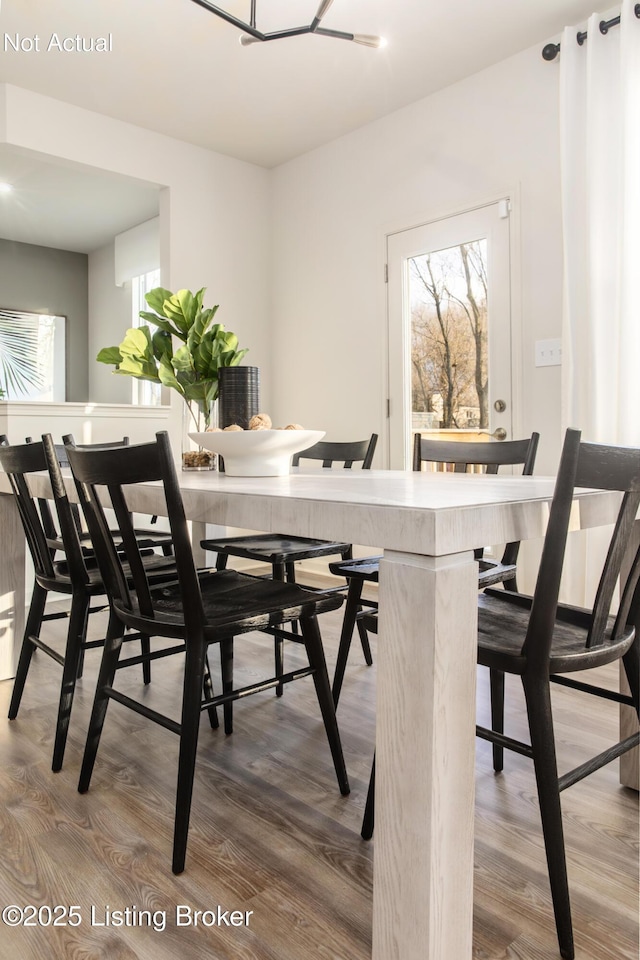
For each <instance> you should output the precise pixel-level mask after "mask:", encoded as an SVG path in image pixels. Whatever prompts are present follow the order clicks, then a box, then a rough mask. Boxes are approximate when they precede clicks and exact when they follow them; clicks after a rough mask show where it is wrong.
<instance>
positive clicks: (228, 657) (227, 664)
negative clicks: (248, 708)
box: [220, 637, 233, 733]
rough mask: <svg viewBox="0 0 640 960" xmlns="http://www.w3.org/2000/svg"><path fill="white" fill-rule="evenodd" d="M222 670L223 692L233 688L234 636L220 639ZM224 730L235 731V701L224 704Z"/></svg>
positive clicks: (226, 731) (228, 691)
mask: <svg viewBox="0 0 640 960" xmlns="http://www.w3.org/2000/svg"><path fill="white" fill-rule="evenodd" d="M220 672H221V673H222V692H223V693H231V691H232V690H233V637H231V638H230V639H228V640H221V641H220ZM222 715H223V718H224V732H225V733H233V701H230V702H229V703H224V704H223V705H222Z"/></svg>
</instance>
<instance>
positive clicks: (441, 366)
mask: <svg viewBox="0 0 640 960" xmlns="http://www.w3.org/2000/svg"><path fill="white" fill-rule="evenodd" d="M409 282H410V297H411V366H412V378H411V381H412V382H411V394H412V411H413V413H414V414H430V415H431V417H430V418H429V419H430V422H431V423H433V424H434V425H436V426H440V427H441V428H442V429H470V428H479V429H487V428H488V425H489V405H488V362H487V352H488V351H487V242H486V240H474V241H471V242H469V243H463V244H460V245H458V246H455V247H450V248H448V249H446V250H439V251H436V252H433V253H428V254H424V255H421V256H419V257H414V258H412V259H410V260H409Z"/></svg>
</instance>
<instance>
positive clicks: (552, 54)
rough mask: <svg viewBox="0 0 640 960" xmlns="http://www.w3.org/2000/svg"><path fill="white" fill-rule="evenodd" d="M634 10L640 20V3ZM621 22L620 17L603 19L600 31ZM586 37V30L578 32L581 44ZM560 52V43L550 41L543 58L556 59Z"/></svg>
mask: <svg viewBox="0 0 640 960" xmlns="http://www.w3.org/2000/svg"><path fill="white" fill-rule="evenodd" d="M633 12H634V13H635V15H636V17H637V18H638V20H640V3H636V5H635V7H634V8H633ZM619 23H620V17H613V18H612V19H611V20H601V21H600V33H604V34H607V33H609V30H610V28H611V27H617V26H618V24H619ZM586 39H587V31H586V30H579V31H578V33H576V40H577V41H578V43H579V44H580V46H582V44H583V43H584V42H585V40H586ZM559 53H560V44H559V43H548V44H547V45H546V47H543V48H542V59H543V60H555V58H556V57H557V56H558V54H559Z"/></svg>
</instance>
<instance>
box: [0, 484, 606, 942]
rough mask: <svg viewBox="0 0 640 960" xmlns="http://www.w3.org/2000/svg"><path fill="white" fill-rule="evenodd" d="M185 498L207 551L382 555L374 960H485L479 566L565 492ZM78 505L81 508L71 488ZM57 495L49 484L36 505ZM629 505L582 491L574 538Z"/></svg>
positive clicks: (431, 488) (143, 492) (1, 582)
mask: <svg viewBox="0 0 640 960" xmlns="http://www.w3.org/2000/svg"><path fill="white" fill-rule="evenodd" d="M35 483H36V485H38V484H39V483H40V480H38V479H37V478H36V480H35ZM180 484H181V489H182V496H183V500H184V506H185V513H186V516H187V518H188V519H189V520H190V521H191V522H192V523H193V542H194V545H198V544H199V543H200V540H201V539H202V538H203V536H204V535H205V531H206V529H207V525H209V524H211V525H216V526H218V527H235V528H242V529H247V530H259V531H267V532H280V533H288V534H295V535H299V536H307V537H317V538H321V539H330V540H339V541H346V542H349V543H354V544H360V545H365V546H366V545H371V546H372V547H375V548H376V549H380V550H381V551H382V553H383V559H382V561H381V563H380V580H379V603H380V614H379V632H378V653H377V661H378V673H377V678H378V679H377V705H376V801H375V803H376V832H375V841H374V842H375V851H374V867H373V874H374V882H373V941H372V956H373V960H470V958H471V955H472V915H473V839H474V744H475V723H476V716H475V685H476V629H477V579H478V567H477V562H476V560H475V559H474V553H473V551H474V548H477V547H478V546H481V545H485V544H498V543H504V542H507V541H512V540H530V539H537V538H541V537H542V536H543V535H544V532H545V528H546V524H547V520H548V514H549V504H550V500H551V497H552V494H553V487H554V480H553V478H549V477H508V476H488V475H479V474H468V475H466V474H454V473H417V472H413V471H396V470H370V471H369V470H367V471H362V470H327V469H325V470H321V469H318V470H307V469H305V470H299V471H298V470H292V472H291V473H290V474H288V475H286V476H280V477H232V476H229V475H227V474H224V473H219V472H216V471H206V472H199V473H198V472H194V473H189V472H184V473H182V474H181V475H180ZM68 489H69V492H70V495H73V490H72V485H71V482H69V487H68ZM46 490H47V479H46V477H44V476H42V478H41V490H40V491H37V490H36V491H35V492H41V494H42V495H46ZM8 492H9V486H8V482H7V478H6V477H5V476H4V475H0V530H1V531H2V542H3V549H2V550H1V551H0V602H1V605H2V607H1V609H0V643H1V645H2V667H3V668H4V670H5V671H10V670H11V668H12V667H11V663H12V657H13V655H14V654H13V649H14V643H15V641H16V640H18V639H19V638H20V636H21V631H22V629H23V616H24V601H25V581H24V537H23V535H22V530H21V527H20V523H19V519H18V514H17V510H16V508H15V505H14V503H13V500H12V498H11V497H10V496H7V495H6V494H7V493H8ZM618 504H619V495H618V494H616V493H610V492H602V491H589V490H578V491H576V496H575V501H574V508H573V511H572V519H571V528H572V529H575V530H577V529H581V528H589V527H597V526H602V525H606V524H609V523H611V522H612V520H613V518H614V515H615V512H616V509H617V506H618ZM129 505H130V507H131V509H132V510H134V511H136V512H139V513H143V514H153V513H159V514H162V513H163V510H164V507H163V500H162V496H161V491H160V489H159V486H158V485H157V484H153V483H151V484H141V485H137V486H136V487H135V488H132V489H131V492H130V496H129ZM6 675H10V673H6ZM343 695H344V694H343ZM347 802H348V801H347ZM354 842H355V840H354Z"/></svg>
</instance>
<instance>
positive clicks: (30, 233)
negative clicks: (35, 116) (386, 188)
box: [0, 0, 593, 252]
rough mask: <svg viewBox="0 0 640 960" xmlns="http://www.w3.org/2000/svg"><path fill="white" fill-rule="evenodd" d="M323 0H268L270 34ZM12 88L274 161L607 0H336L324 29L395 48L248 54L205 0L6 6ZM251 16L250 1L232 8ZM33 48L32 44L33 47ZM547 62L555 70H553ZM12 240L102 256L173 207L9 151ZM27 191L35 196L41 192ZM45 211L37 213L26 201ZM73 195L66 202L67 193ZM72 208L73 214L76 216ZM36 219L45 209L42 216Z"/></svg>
mask: <svg viewBox="0 0 640 960" xmlns="http://www.w3.org/2000/svg"><path fill="white" fill-rule="evenodd" d="M319 2H320V0H257V26H258V28H259V29H260V30H262V31H264V32H266V31H269V30H276V29H281V28H286V27H292V26H299V25H302V24H308V23H310V22H311V20H312V19H313V16H314V14H315V12H316V10H317V8H318V5H319ZM0 4H1V5H0V35H2V36H3V37H4V36H5V35H9V36H10V37H11V38H14V39H15V35H16V34H18V35H19V37H20V39H21V40H22V41H23V46H25V47H28V46H29V41H30V40H31V41H33V38H34V37H36V36H37V37H38V38H39V52H36V51H34V50H31V51H29V50H20V51H17V52H16V51H14V50H13V49H12V48H11V47H10V46H9V47H8V49H7V45H6V41H5V44H4V50H3V51H2V53H1V56H0V82H7V83H12V84H15V85H16V86H20V87H25V88H27V89H29V90H34V91H36V92H39V93H43V94H46V95H47V96H51V97H54V98H57V99H60V100H64V101H67V102H69V103H72V104H76V105H77V106H81V107H84V108H87V109H90V110H94V111H97V112H99V113H102V114H106V115H107V116H111V117H115V118H117V119H120V120H124V121H128V122H130V123H134V124H137V125H138V126H141V127H146V128H148V129H150V130H155V131H158V132H160V133H163V134H166V135H169V136H173V137H176V138H178V139H180V140H184V141H187V142H190V143H194V144H198V145H200V146H203V147H207V148H209V149H212V150H216V151H218V152H220V153H224V154H227V155H229V156H233V157H236V158H238V159H241V160H246V161H249V162H252V163H256V164H259V165H261V166H264V167H273V166H276V165H278V164H281V163H283V162H286V161H287V160H289V159H291V158H293V157H296V156H298V155H300V154H302V153H305V152H307V151H308V150H312V149H314V148H315V147H317V146H319V145H321V144H323V143H326V142H328V141H330V140H333V139H335V138H336V137H340V136H342V135H343V134H345V133H348V132H349V131H351V130H354V129H356V128H357V127H360V126H362V125H364V124H366V123H369V122H371V121H373V120H376V119H378V118H379V117H382V116H384V115H386V114H388V113H391V112H392V111H394V110H397V109H399V108H401V107H403V106H405V105H407V104H409V103H412V102H415V101H416V100H419V99H421V98H423V97H425V96H427V95H429V94H430V93H433V92H434V91H436V90H439V89H442V88H443V87H446V86H448V85H449V84H451V83H454V82H456V81H458V80H460V79H462V78H464V77H467V76H470V75H472V74H474V73H476V72H477V71H479V70H481V69H483V68H484V67H487V66H489V65H491V64H492V63H496V62H498V61H500V60H503V59H505V58H506V57H508V56H510V55H512V54H514V53H517V52H518V51H520V50H523V49H526V48H528V47H531V46H533V45H535V44H538V43H539V44H540V45H541V46H542V45H543V44H544V43H545V42H546V41H548V40H550V39H552V38H553V37H555V36H556V35H557V34H558V33H559V31H560V30H561V29H562V27H563V26H564V25H565V24H567V23H569V24H580V23H583V22H584V20H585V18H586V17H587V16H588V15H589V14H590V13H591V12H592V10H593V0H484V2H481V3H479V2H478V0H455V2H452V0H448V2H443V0H437V2H436V0H333V4H332V5H331V7H330V9H329V10H328V11H327V13H326V15H325V17H324V19H323V21H322V26H323V27H325V28H327V29H335V30H344V31H347V32H357V33H366V34H378V35H380V36H383V37H384V38H385V39H386V41H387V46H386V47H385V48H383V49H372V48H369V47H365V46H360V45H358V44H355V43H350V42H348V41H345V40H339V39H333V38H328V37H319V36H298V37H289V38H286V39H281V40H274V41H272V42H267V43H262V44H253V45H251V46H248V47H243V46H241V45H240V43H239V42H238V41H239V37H240V31H239V30H238V29H237V28H236V27H235V26H232V25H230V24H228V23H226V22H224V21H223V20H221V19H219V18H218V17H216V16H214V15H213V14H212V13H210V12H209V11H207V10H204V9H203V8H202V7H200V6H198V5H197V4H196V3H193V2H192V0H135V2H134V0H126V2H125V0H119V2H118V0H116V2H114V0H90V2H87V0H46V2H44V0H0ZM218 5H219V6H221V7H223V8H224V9H225V10H227V11H228V12H229V13H231V14H232V15H234V16H236V17H239V18H240V19H243V20H248V19H249V11H250V0H218ZM54 33H55V34H57V36H58V37H59V38H60V39H62V38H66V37H76V36H80V37H83V38H85V40H88V39H89V38H98V37H105V36H108V35H111V37H112V50H111V52H105V53H97V52H95V53H82V52H69V53H62V52H59V51H57V50H55V49H52V50H49V51H48V52H47V49H46V47H47V45H48V43H49V40H50V38H51V36H52V35H53V34H54ZM25 41H26V42H25ZM540 69H541V70H544V69H553V67H550V66H548V65H546V64H544V62H543V61H542V59H541V61H540ZM10 177H13V178H14V179H15V178H20V182H21V185H22V186H21V189H22V191H23V193H22V195H21V196H22V197H23V199H22V200H21V204H22V205H21V206H20V205H19V204H17V203H16V202H15V199H16V198H15V195H14V197H13V205H11V203H10V202H8V198H6V197H3V196H2V195H0V236H3V237H7V238H9V239H14V240H22V241H23V242H28V243H39V244H43V245H47V246H57V247H60V248H62V249H67V250H79V251H83V252H88V251H89V250H92V249H96V248H97V247H99V246H101V245H102V243H104V242H106V240H107V239H108V238H109V237H112V236H113V235H114V233H118V232H120V231H121V230H124V229H127V228H128V227H130V226H132V225H133V224H135V223H139V222H142V220H145V219H149V217H150V216H155V214H156V213H157V190H156V188H155V187H153V186H151V185H145V184H139V183H135V182H132V181H127V180H124V179H122V178H116V177H113V176H110V175H106V174H105V175H104V176H103V175H101V174H99V173H95V172H91V171H86V170H81V169H78V170H72V169H71V168H69V167H64V166H60V165H52V164H48V163H46V162H44V161H43V160H42V158H36V157H28V156H25V155H24V154H21V153H17V152H16V151H14V150H11V149H10V148H9V147H7V146H6V145H5V146H4V148H3V147H2V145H0V180H9V179H10ZM25 191H26V193H25ZM25 196H27V197H28V201H29V204H30V207H29V209H26V207H25V202H24V197H25ZM56 197H57V198H58V200H56V199H55V198H56ZM61 207H62V209H61ZM30 210H31V211H36V210H37V214H36V213H33V212H31V213H30V212H29V211H30Z"/></svg>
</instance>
